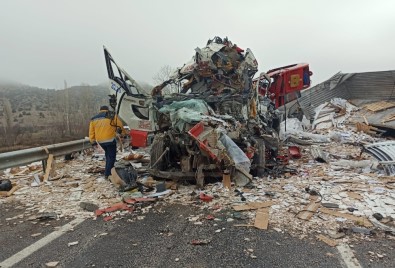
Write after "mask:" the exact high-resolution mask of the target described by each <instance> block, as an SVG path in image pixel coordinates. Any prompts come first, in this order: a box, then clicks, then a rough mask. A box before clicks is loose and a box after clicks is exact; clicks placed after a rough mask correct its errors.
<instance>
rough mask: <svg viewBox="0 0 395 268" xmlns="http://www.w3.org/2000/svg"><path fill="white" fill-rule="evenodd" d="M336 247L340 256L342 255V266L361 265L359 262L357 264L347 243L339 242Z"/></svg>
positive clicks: (354, 267) (358, 267)
mask: <svg viewBox="0 0 395 268" xmlns="http://www.w3.org/2000/svg"><path fill="white" fill-rule="evenodd" d="M336 248H337V250H338V251H339V253H340V256H341V257H342V260H343V266H344V267H345V268H361V267H362V266H361V264H359V261H358V260H357V258H356V257H355V256H354V253H353V252H352V250H351V248H350V247H349V246H348V245H347V244H339V245H338V246H337V247H336Z"/></svg>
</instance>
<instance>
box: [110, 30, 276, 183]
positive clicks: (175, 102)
mask: <svg viewBox="0 0 395 268" xmlns="http://www.w3.org/2000/svg"><path fill="white" fill-rule="evenodd" d="M104 54H105V59H106V64H107V71H108V77H109V81H110V92H111V94H110V95H111V96H110V106H111V107H112V109H113V111H114V113H116V114H118V116H119V117H120V118H121V119H122V120H123V121H124V122H125V123H126V124H127V125H128V126H129V128H130V129H131V132H130V133H131V138H132V145H133V146H146V145H150V144H151V141H152V145H151V153H150V154H151V163H150V169H149V172H150V174H151V175H153V176H156V177H161V178H171V179H189V180H195V181H196V183H197V185H198V186H199V187H202V186H203V184H204V180H205V178H207V177H222V174H223V173H224V172H226V173H227V172H230V174H231V177H232V179H233V181H234V182H235V183H236V184H237V185H240V186H242V185H246V184H247V183H249V181H250V180H251V179H252V175H251V174H253V175H258V176H261V175H263V173H264V171H265V169H266V168H267V167H268V166H270V165H271V164H272V163H273V161H274V162H275V161H276V156H277V152H278V146H279V144H278V134H277V129H278V125H279V112H278V111H277V110H276V109H275V104H274V103H273V102H272V101H268V99H267V98H262V96H260V94H259V88H258V87H257V86H254V84H253V77H254V75H255V74H256V72H257V71H258V62H257V60H256V59H255V56H254V54H253V53H252V51H251V50H250V49H248V48H247V49H245V50H244V49H242V48H240V47H239V46H237V45H236V44H234V43H232V42H231V41H230V40H229V39H228V38H220V37H215V38H213V39H210V40H208V42H207V44H206V46H205V47H202V48H196V49H195V53H194V56H193V57H192V59H191V60H190V61H189V62H188V63H186V64H184V65H183V66H182V67H181V68H179V69H177V71H176V72H175V73H174V75H172V76H171V77H170V78H169V80H167V81H163V83H161V84H160V85H157V86H156V87H154V88H153V89H152V91H151V93H150V94H149V93H146V92H145V91H144V90H143V89H142V88H141V87H140V86H139V85H138V83H137V82H136V81H135V80H134V79H133V78H132V77H131V76H130V75H128V74H127V72H126V71H124V70H123V69H122V68H121V67H120V66H119V65H118V64H117V63H116V62H115V61H114V59H113V58H112V56H111V55H110V53H109V52H108V50H107V49H106V48H104ZM263 76H265V77H268V76H267V75H265V74H264V75H263ZM170 84H172V85H174V87H175V88H177V89H178V91H177V92H176V93H174V94H171V95H165V94H163V93H162V91H163V88H165V87H166V86H168V85H170ZM269 86H270V81H269ZM269 100H270V99H269Z"/></svg>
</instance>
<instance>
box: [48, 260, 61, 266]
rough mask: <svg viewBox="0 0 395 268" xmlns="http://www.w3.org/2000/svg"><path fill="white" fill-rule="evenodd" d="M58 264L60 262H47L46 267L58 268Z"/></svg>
mask: <svg viewBox="0 0 395 268" xmlns="http://www.w3.org/2000/svg"><path fill="white" fill-rule="evenodd" d="M58 264H59V262H58V261H51V262H47V263H46V264H45V266H47V267H56V266H58Z"/></svg>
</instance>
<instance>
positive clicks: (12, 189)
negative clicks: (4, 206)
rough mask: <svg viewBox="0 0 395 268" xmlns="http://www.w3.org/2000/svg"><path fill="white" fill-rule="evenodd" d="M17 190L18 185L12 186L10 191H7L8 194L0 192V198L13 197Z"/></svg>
mask: <svg viewBox="0 0 395 268" xmlns="http://www.w3.org/2000/svg"><path fill="white" fill-rule="evenodd" d="M18 189H19V186H18V185H13V186H12V188H11V190H9V191H8V192H5V191H0V196H2V197H9V196H11V195H13V193H15V191H16V190H18Z"/></svg>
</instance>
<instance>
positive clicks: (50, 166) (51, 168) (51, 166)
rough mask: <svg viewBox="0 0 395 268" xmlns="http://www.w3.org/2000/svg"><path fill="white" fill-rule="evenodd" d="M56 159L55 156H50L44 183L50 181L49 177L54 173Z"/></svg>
mask: <svg viewBox="0 0 395 268" xmlns="http://www.w3.org/2000/svg"><path fill="white" fill-rule="evenodd" d="M54 162H55V161H54V157H53V154H49V155H48V159H47V168H46V169H45V174H44V179H43V181H48V178H49V176H50V175H51V173H52V172H53V169H54V168H55V165H54V164H55V163H54Z"/></svg>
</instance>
